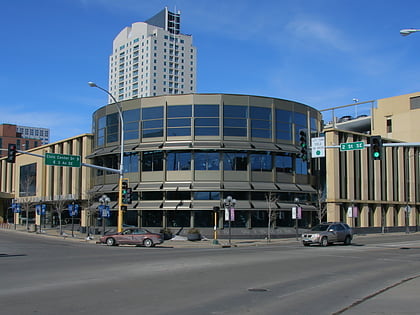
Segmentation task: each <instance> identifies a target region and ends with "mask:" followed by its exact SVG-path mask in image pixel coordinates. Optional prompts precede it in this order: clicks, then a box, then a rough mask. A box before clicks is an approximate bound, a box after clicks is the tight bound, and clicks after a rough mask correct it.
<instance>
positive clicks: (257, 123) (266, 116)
mask: <svg viewBox="0 0 420 315" xmlns="http://www.w3.org/2000/svg"><path fill="white" fill-rule="evenodd" d="M250 118H251V137H253V138H271V108H265V107H256V106H251V107H250Z"/></svg>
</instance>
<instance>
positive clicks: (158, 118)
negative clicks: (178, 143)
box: [141, 106, 163, 138]
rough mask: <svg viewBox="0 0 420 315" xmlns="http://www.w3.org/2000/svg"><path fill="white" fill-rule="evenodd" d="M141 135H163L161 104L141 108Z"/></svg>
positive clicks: (147, 136) (151, 136)
mask: <svg viewBox="0 0 420 315" xmlns="http://www.w3.org/2000/svg"><path fill="white" fill-rule="evenodd" d="M141 113H142V122H143V128H142V137H143V138H153V137H163V106H159V107H146V108H143V109H142V112H141Z"/></svg>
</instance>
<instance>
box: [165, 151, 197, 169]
mask: <svg viewBox="0 0 420 315" xmlns="http://www.w3.org/2000/svg"><path fill="white" fill-rule="evenodd" d="M166 169H167V170H168V171H188V170H191V152H168V156H167V162H166Z"/></svg>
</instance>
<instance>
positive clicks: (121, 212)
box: [88, 82, 124, 232]
mask: <svg viewBox="0 0 420 315" xmlns="http://www.w3.org/2000/svg"><path fill="white" fill-rule="evenodd" d="M88 84H89V86H90V87H95V88H98V89H100V90H102V91H104V92H105V93H106V94H108V95H109V96H110V97H111V98H112V100H113V101H114V104H115V106H116V107H117V110H118V114H119V116H120V121H121V130H120V135H121V140H120V172H119V173H120V181H119V187H120V188H119V198H118V223H117V231H118V232H121V231H122V225H123V211H122V190H121V183H122V179H123V177H124V119H123V115H122V106H121V104H120V103H119V102H118V101H117V100H116V99H115V97H114V95H112V94H111V93H110V92H109V91H108V90H106V89H104V88H102V87H100V86H98V85H97V84H96V83H95V82H88Z"/></svg>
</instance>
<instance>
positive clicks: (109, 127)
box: [106, 113, 119, 143]
mask: <svg viewBox="0 0 420 315" xmlns="http://www.w3.org/2000/svg"><path fill="white" fill-rule="evenodd" d="M118 128H119V118H118V113H114V114H110V115H107V116H106V142H107V143H111V142H117V141H118Z"/></svg>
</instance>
